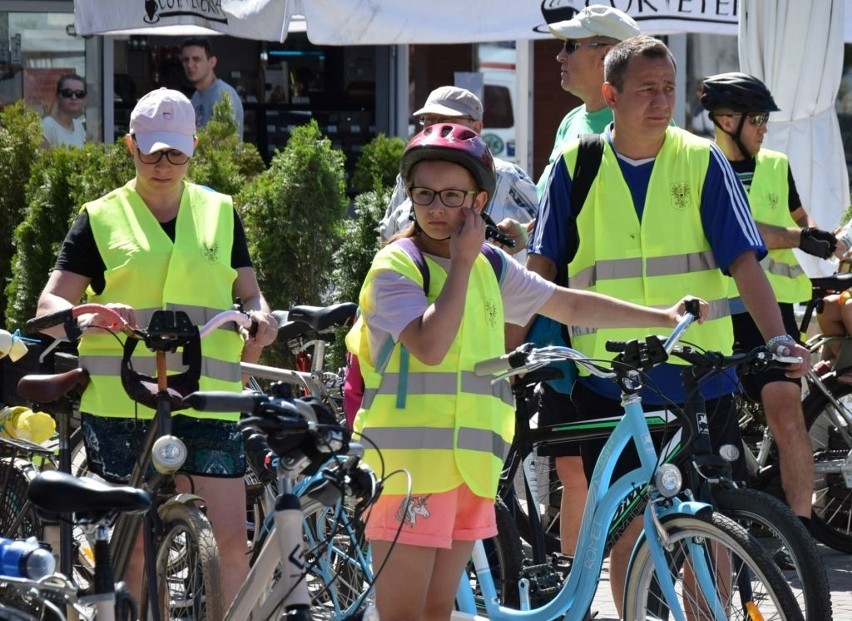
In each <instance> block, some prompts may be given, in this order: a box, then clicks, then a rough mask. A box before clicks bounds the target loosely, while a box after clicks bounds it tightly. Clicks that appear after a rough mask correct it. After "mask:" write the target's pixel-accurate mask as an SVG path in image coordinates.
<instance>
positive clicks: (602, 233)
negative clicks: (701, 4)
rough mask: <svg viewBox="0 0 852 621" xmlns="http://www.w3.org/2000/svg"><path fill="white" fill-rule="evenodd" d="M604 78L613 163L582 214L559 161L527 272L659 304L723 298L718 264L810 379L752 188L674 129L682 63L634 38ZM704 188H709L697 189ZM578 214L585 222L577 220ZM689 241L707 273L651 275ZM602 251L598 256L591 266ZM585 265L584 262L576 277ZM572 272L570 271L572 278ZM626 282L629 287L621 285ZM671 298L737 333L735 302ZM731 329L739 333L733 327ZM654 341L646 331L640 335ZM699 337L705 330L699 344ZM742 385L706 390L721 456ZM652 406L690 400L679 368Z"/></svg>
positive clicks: (616, 577)
mask: <svg viewBox="0 0 852 621" xmlns="http://www.w3.org/2000/svg"><path fill="white" fill-rule="evenodd" d="M604 68H605V69H604V71H605V80H606V81H605V83H604V85H603V93H604V99H605V100H606V103H607V105H608V106H609V107H610V108H611V109H612V111H613V118H614V122H613V124H612V125H610V126H609V127H608V128H607V130H606V131H605V133H604V140H605V145H604V155H603V158H604V159H603V160H602V162H601V168H600V171H599V172H598V174H597V178H596V180H595V181H594V182H593V183H592V186H591V189H590V191H589V194H588V198H587V199H586V202H585V203H584V204H583V205H576V206H575V205H572V204H571V183H572V179H571V175H572V173H573V170H569V168H568V164H567V163H566V159H570V158H566V157H563V158H560V159H558V160H557V161H556V162H555V163H554V166H553V168H552V170H551V173H550V177H549V178H548V181H547V185H546V188H545V193H544V195H543V196H542V199H541V203H540V206H539V220H538V224H537V226H536V230H535V234H534V236H533V238H532V240H531V242H530V249H529V251H530V254H529V256H528V259H527V267H528V268H529V269H531V270H533V271H535V272H538V273H539V274H541V275H543V276H545V277H546V278H549V279H551V280H553V279H555V278H556V277H557V276H558V275H559V274H560V273H567V274H569V280H568V284H569V286H570V287H572V288H573V287H579V288H588V289H590V290H599V289H600V288H604V287H622V289H612V288H610V289H608V290H609V291H619V290H623V291H624V294H623V296H622V297H625V298H626V299H630V300H631V301H634V302H637V301H640V302H641V301H642V300H640V299H633V298H634V297H636V298H642V297H643V296H644V299H645V300H646V301H647V300H648V299H650V296H651V294H650V293H649V292H650V291H654V292H655V294H656V295H659V291H660V288H661V286H668V287H671V285H672V284H673V283H677V282H682V283H683V286H684V287H685V288H687V289H688V288H689V287H690V286H695V284H696V283H699V284H700V285H701V286H707V284H708V283H710V284H709V289H708V291H711V292H713V293H714V294H715V293H719V292H721V291H726V289H727V286H726V285H727V283H725V282H724V280H725V279H722V278H717V277H716V276H714V275H713V269H715V268H713V264H715V267H717V268H718V269H719V270H721V272H722V273H723V274H726V275H729V276H732V277H733V278H734V279H735V280H736V282H737V284H738V286H739V289H740V291H742V292H743V298H744V301H745V303H746V306H747V307H748V308H749V311H750V312H751V314H752V316H753V317H754V318H755V321H756V323H757V324H758V326H759V328H760V330H761V333H762V334H763V336H764V338H765V339H766V340H767V344H768V345H769V346H770V347H771V348H772V349H773V350H777V351H779V352H782V353H785V354H792V355H796V356H801V357H802V358H803V360H804V362H803V364H802V365H800V366H797V367H796V368H795V369H790V370H789V371H788V373H789V374H791V375H796V376H801V375H804V373H805V372H806V370H807V368H808V366H809V364H810V358H809V355H808V352H807V350H805V349H804V348H803V347H801V346H800V345H798V344H797V343H796V341H795V340H794V339H792V337H789V336H788V335H787V334H786V331H785V329H784V324H783V322H782V319H781V315H780V313H779V311H778V304H777V302H776V301H775V296H774V294H773V292H772V289H771V287H770V286H769V283H768V281H767V279H766V276H765V275H764V273H763V270H762V269H761V267H760V264H759V260H760V259H761V258H762V257H763V256H764V255H765V254H766V252H767V251H766V247H765V244H764V243H763V240H762V238H761V237H760V234H759V232H758V230H757V227H756V225H755V223H754V221H753V220H752V217H751V213H750V210H749V205H748V200H747V198H746V195H745V192H744V191H743V188H742V185H741V184H740V182H739V181H738V180H737V177H736V175H735V174H734V172H733V170H732V169H731V166H730V164H729V163H728V161H727V159H726V158H725V156H724V154H723V153H722V152H721V151H720V150H719V148H718V147H716V146H715V145H714V144H713V143H711V142H710V141H708V140H705V139H703V138H699V137H696V136H692V135H691V134H689V133H688V132H685V131H684V130H682V129H678V128H675V127H670V123H671V119H672V114H673V112H674V105H675V101H674V99H675V62H674V59H673V57H672V55H671V52H670V51H669V50H668V48H667V47H666V46H665V45H664V44H663V43H662V42H660V41H658V40H656V39H652V38H650V37H645V36H639V37H634V38H631V39H627V40H626V41H623V42H621V43H619V44H617V45H616V46H615V47H613V48H612V50H610V52H609V53H608V54H607V56H606V59H605V61H604ZM576 149H577V144H576V143H574V144H573V145H572V146H569V147H568V148H567V149H566V153H567V154H569V155H570V156H571V157H573V156H574V155H575V154H576ZM685 158H689V159H688V160H687V163H684V162H685ZM702 162H706V170H700V167H701V166H705V164H702ZM684 166H687V167H689V171H688V181H687V182H686V183H671V185H670V186H669V185H667V183H668V182H670V181H682V175H683V171H682V170H683V167H684ZM696 169H698V170H697V173H698V174H696V172H695V171H696ZM673 171H674V172H673ZM678 175H681V177H679V176H678ZM602 179H605V181H602ZM699 183H700V184H701V185H700V187H696V186H697V184H699ZM690 184H693V185H690ZM676 186H677V187H676ZM631 201H632V209H631V206H630V205H627V206H626V207H625V204H627V203H629V202H631ZM580 208H582V213H580ZM666 210H669V211H666ZM691 210H695V211H691ZM696 211H697V213H695V212H696ZM683 213H687V214H689V213H691V214H692V217H691V218H690V217H682V216H681V214H683ZM578 214H579V220H577V221H575V217H576V216H578ZM634 214H635V218H634ZM669 214H670V215H671V218H670V220H671V222H673V223H675V222H676V223H690V222H694V223H695V224H696V226H701V228H702V232H701V234H699V235H696V234H695V230H694V229H690V230H678V229H677V228H676V227H677V226H680V225H679V224H671V225H668V226H666V228H665V230H662V227H660V225H659V223H660V222H663V223H668V222H669ZM651 223H656V224H651ZM699 223H700V224H699ZM644 227H657V228H654V229H649V228H644ZM702 234H703V240H702V237H701V235H702ZM637 237H639V238H641V242H639V241H637ZM684 238H689V239H697V240H698V241H699V242H700V243H697V242H696V244H697V245H696V250H693V251H691V257H693V258H694V257H699V256H700V258H701V260H702V261H704V263H703V264H702V265H701V266H699V267H698V268H696V267H695V265H694V264H693V263H691V262H689V263H688V266H685V267H681V268H680V269H679V270H675V271H674V272H669V273H666V274H664V275H662V276H660V275H657V274H651V273H650V272H651V270H650V269H648V265H649V262H650V261H651V260H653V261H655V262H656V264H661V263H665V262H666V261H667V260H669V259H671V258H680V256H681V255H682V254H683V253H684V250H683V249H684V248H685V247H686V246H688V244H686V245H685V244H684V243H683V242H682V240H683V239H684ZM637 247H640V248H641V256H640V257H638V258H639V259H640V260H641V264H642V270H641V273H639V274H636V273H635V272H630V273H625V274H619V273H618V270H615V271H614V272H615V273H614V275H611V276H607V275H606V268H607V263H608V264H613V263H619V262H620V260H621V259H624V257H629V256H632V255H630V254H629V253H628V252H627V251H626V250H625V252H624V253H623V254H622V255H620V254H619V249H620V248H624V249H627V248H630V249H632V252H636V250H635V249H636V248H637ZM700 247H709V252H699V250H700ZM590 248H591V250H590ZM590 253H592V254H593V255H594V256H592V257H591V259H590V257H589V255H590ZM578 257H579V259H578ZM628 260H629V259H628ZM628 260H625V261H624V262H625V263H626V262H627V261H628ZM574 261H577V263H575V266H573V268H572V266H571V264H572V262H574ZM634 261H635V259H634ZM669 262H671V261H669ZM589 264H591V268H592V269H586V270H585V271H583V272H582V273H580V269H579V268H586V266H587V265H589ZM685 265H687V263H686V262H685ZM566 266H567V267H566ZM708 266H709V267H708ZM566 269H567V272H564V271H565V270H566ZM701 270H703V272H701V275H696V273H695V272H696V271H699V272H700V271H701ZM587 272H592V273H594V274H595V276H594V277H593V278H591V279H588V280H583V279H582V278H580V276H581V275H585V274H586V273H587ZM571 274H574V276H573V277H572V276H571ZM606 279H609V282H607V281H606ZM619 279H623V280H622V281H621V282H619ZM660 283H663V285H661V284H660ZM671 288H672V289H677V288H678V287H677V286H676V285H675V286H674V287H671ZM637 291H641V293H637ZM670 293H671V295H683V294H685V293H693V294H696V295H699V296H701V297H704V298H705V299H708V301H710V302H711V303H714V302H716V303H718V306H719V308H718V309H717V310H718V313H717V315H716V322H715V326H716V327H715V328H714V332H712V333H711V335H712V334H715V333H716V332H718V333H719V334H721V333H722V332H725V331H727V332H728V333H730V318H729V317H728V311H727V300H726V296H725V295H720V296H719V298H720V299H718V300H712V299H710V296H709V295H708V293H707V291H702V290H683V291H681V290H677V291H674V290H673V291H671V292H670ZM616 295H618V294H617V293H616ZM723 306H724V308H722V307H723ZM711 313H712V311H711ZM722 322H727V323H726V324H725V325H723V324H722ZM578 334H580V333H578V332H575V333H574V335H573V338H574V345H575V346H577V347H578V349H581V350H583V348H584V345H580V343H578V341H581V337H580V336H578ZM642 334H643V333H642V332H637V336H641V335H642ZM698 334H699V332H698V331H696V332H694V333H693V335H692V336H697V335H698ZM597 338H599V339H604V338H606V333H605V332H604V331H602V330H600V331H598V333H597ZM585 342H586V341H584V343H585ZM730 345H731V343H730V341H729V342H718V343H716V342H713V343H709V346H711V347H712V348H713V349H718V350H722V351H730ZM587 353H591V352H587ZM735 386H736V377H735V375H733V374H732V375H729V376H724V377H717V378H714V379H711V380H709V381H707V382H705V383H704V385H703V386H702V393H703V394H704V396H705V398H707V399H708V400H709V401H708V403H707V412H708V416H709V418H710V431H711V436H712V441H713V444H714V446H716V447H718V446H721V445H723V444H730V443H733V444H734V445H735V446H736V445H737V442H738V441H739V428H738V424H737V419H736V416H735V415H734V414H735V412H734V407H733V400H732V398H731V394H732V392H733V391H734V389H735ZM619 398H620V391H619V388H618V386H617V385H616V384H615V383H614V382H612V381H611V380H601V379H598V378H593V377H588V376H586V377H582V376H581V377H580V378H579V379H578V380H577V383H576V384H575V386H574V389H573V392H572V400H573V402H574V404H575V405H576V407H577V410H578V413H579V416H580V418H581V419H591V418H601V417H606V416H614V415H618V414H620V413H621V406H620V399H619ZM642 398H643V400H644V403H645V405H647V406H650V409H659V406H660V405H663V404H670V403H682V402H683V400H684V391H683V387H682V384H681V379H680V373H679V369H678V367H676V366H675V365H673V364H663V365H660V366H658V367H657V368H655V369H654V370H653V371H652V372H651V373H650V378H647V379H646V381H645V387H644V389H643V391H642ZM602 444H603V442H602V441H601V442H597V441H590V442H588V443H585V444H584V445H583V447H582V451H583V462H584V467H585V469H586V474H587V476H590V475H591V472H592V469H593V468H594V463H595V460H596V458H597V456H598V455H599V454H600V452H601V448H602ZM629 461H630V460H629V459H628V460H622V461H621V462H619V466H618V468H617V469H616V472H617V474H618V473H624V472H626V471H627V470H628V469H629V468H630V463H629ZM634 463H635V462H634ZM735 469H736V470H737V472H736V473H735V475H738V476H740V477H742V476H744V465H743V463H742V461H741V460H740V462H739V463H738V464H736V465H735ZM630 528H631V530H630V531H629V532H628V536H625V537H623V538H622V539H620V540H619V542H618V544H616V546H615V548H614V549H613V552H612V558H611V567H612V574H611V587H612V591H613V594H614V595H615V600H616V604H617V605H618V606H620V604H621V601H620V597H621V594H622V593H623V585H624V582H623V580H624V572H625V570H626V563H627V560H628V558H629V555H630V551H631V549H632V542H633V541H635V536H636V535H638V532H639V531H640V530H641V524H639V523H634V524H633V526H631V527H630ZM630 534H632V535H633V537H631V536H629V535H630Z"/></svg>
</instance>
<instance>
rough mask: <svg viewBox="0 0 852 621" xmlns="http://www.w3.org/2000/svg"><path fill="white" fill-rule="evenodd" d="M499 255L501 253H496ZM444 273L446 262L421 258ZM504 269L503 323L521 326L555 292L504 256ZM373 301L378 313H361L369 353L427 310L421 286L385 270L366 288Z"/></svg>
mask: <svg viewBox="0 0 852 621" xmlns="http://www.w3.org/2000/svg"><path fill="white" fill-rule="evenodd" d="M499 252H503V251H502V250H500V251H499ZM425 256H428V257H429V258H430V259H433V260H434V261H436V262H437V263H438V264H439V265H440V266H441V267H443V268H444V269H446V270H448V269H449V267H450V260H449V259H444V258H442V257H436V256H435V255H431V254H428V255H425ZM505 259H506V260H505V261H504V264H505V267H504V270H503V275H502V277H501V282H500V293H501V295H502V297H503V318H504V320H505V321H506V323H512V324H517V325H525V324H526V323H527V322H528V321H529V320H530V319H531V318H532V316H533V315H534V314H536V313H537V312H538V310H539V309H540V308H541V307H542V305H543V304H544V303H545V302H547V301H548V300H549V299H550V297H551V296H552V295H553V292H554V291H555V290H556V285H554V284H553V283H552V282H549V281H547V280H545V279H544V278H542V277H541V276H539V275H538V274H536V273H534V272H530V271H528V270H527V269H526V268H524V267H523V266H522V265H521V264H520V263H518V262H517V261H510V260H509V257H508V255H507V256H506V257H505ZM370 289H371V291H372V292H373V294H374V295H375V300H374V301H373V303H372V304H370V305H369V307H370V308H374V309H375V308H380V309H382V312H381V313H380V314H371V313H368V312H367V311H366V310H365V311H364V319H365V320H366V322H367V325H368V326H369V327H370V329H369V335H370V336H369V338H370V351H373V352H376V351H381V349H382V347H381V345H382V343H384V342H385V341H386V340H387V338H388V337H390V338H392V339H393V340H394V341H398V340H399V335H400V333H401V332H402V331H403V330H404V329H405V328H406V327H407V326H408V324H410V323H411V322H412V321H414V320H415V319H417V318H418V317H422V316H423V313H425V312H426V309H427V308H428V307H429V302H428V301H427V300H426V296H425V295H424V293H423V285H421V284H420V283H417V282H415V281H413V280H411V279H410V278H406V277H405V276H403V275H402V274H399V273H397V272H394V271H391V270H387V271H383V272H381V273H380V274H377V275H376V279H375V280H374V281H373V286H372V287H371V288H370Z"/></svg>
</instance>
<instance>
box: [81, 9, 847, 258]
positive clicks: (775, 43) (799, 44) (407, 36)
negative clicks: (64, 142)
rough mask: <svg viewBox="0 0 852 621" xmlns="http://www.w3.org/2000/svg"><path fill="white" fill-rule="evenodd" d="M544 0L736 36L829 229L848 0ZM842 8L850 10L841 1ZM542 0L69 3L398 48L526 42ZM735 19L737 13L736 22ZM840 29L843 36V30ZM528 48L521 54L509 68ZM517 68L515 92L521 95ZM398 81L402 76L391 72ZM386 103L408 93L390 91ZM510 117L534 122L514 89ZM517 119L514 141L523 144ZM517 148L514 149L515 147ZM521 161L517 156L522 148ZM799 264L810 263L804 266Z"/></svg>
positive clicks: (176, 25)
mask: <svg viewBox="0 0 852 621" xmlns="http://www.w3.org/2000/svg"><path fill="white" fill-rule="evenodd" d="M545 2H546V3H548V6H559V7H565V6H571V7H575V8H581V7H582V6H584V5H586V4H608V5H612V6H615V7H617V8H620V9H622V10H624V11H625V12H627V13H629V14H630V15H631V16H632V17H633V18H634V19H636V21H637V22H638V23H639V25H640V27H641V29H642V31H643V32H646V33H649V34H674V33H684V32H703V33H716V34H727V35H737V34H738V33H739V38H740V39H739V45H740V58H741V61H740V62H741V68H742V69H743V70H744V71H747V72H749V73H753V74H755V75H757V76H758V77H760V78H762V79H764V80H765V81H766V82H767V83H768V84H769V86H770V88H771V89H772V91H773V93H774V94H775V96H776V99H777V100H778V101H779V105H780V107H781V108H782V112H781V113H778V114H776V115H773V117H772V119H773V121H772V131H771V132H770V134H769V138H768V139H767V146H769V145H774V146H775V148H778V149H779V150H782V151H784V152H786V153H788V154H789V155H790V159H791V162H792V165H793V169H794V171H795V174H796V182H797V184H798V186H799V190H800V193H801V195H802V198H803V202H804V203H805V205H806V206H807V207H808V209H809V210H810V211H811V213H812V214H813V215H814V216H815V217H816V219H817V221H818V223H819V224H820V225H821V226H823V227H832V226H834V225H835V224H836V223H837V220H838V219H839V217H840V214H841V213H842V212H843V211H844V210H845V208H846V207H847V205H848V202H849V182H848V177H847V173H846V168H845V158H844V153H843V150H842V145H841V142H840V131H839V125H838V121H837V117H836V114H835V113H834V108H833V106H834V100H835V98H836V96H837V91H838V86H839V82H840V78H841V72H842V63H843V42H844V39H845V40H846V41H850V42H852V0H813V2H801V0H778V1H773V2H769V1H767V0H730V1H727V2H654V3H651V2H635V1H634V0H609V1H606V2H604V1H603V0H591V1H589V0H545ZM846 6H849V7H850V8H849V9H848V10H845V11H844V9H845V8H846ZM541 9H542V3H541V1H540V0H464V1H461V2H460V1H459V0H430V1H429V2H413V1H410V0H221V2H201V1H190V0H174V1H173V2H169V3H166V2H144V3H143V2H139V1H135V2H114V1H113V0H74V16H75V28H76V31H77V33H78V34H81V35H89V34H118V33H123V34H133V33H149V34H150V33H152V32H153V29H157V30H156V32H157V33H158V34H182V35H186V34H190V33H193V34H195V33H206V34H216V33H218V34H228V35H231V36H235V37H242V38H250V39H259V40H266V41H284V39H285V38H286V36H287V33H288V32H289V31H292V30H304V31H306V32H307V36H308V38H309V40H310V41H311V42H312V43H314V44H317V45H405V44H411V43H458V42H471V43H474V42H486V41H504V40H516V41H523V40H530V39H535V38H542V37H544V38H547V37H549V36H550V35H548V34H547V33H546V31H545V32H544V33H541V32H535V31H534V30H533V27H534V26H536V25H538V24H541V22H542V21H543V20H542V16H541ZM740 17H744V19H742V20H741V19H740ZM844 35H845V36H844ZM526 49H527V54H526V55H524V54H521V53H520V52H521V51H522V47H521V46H519V63H518V66H519V68H523V67H524V62H523V60H524V58H526V60H527V67H529V66H530V65H529V62H530V61H529V54H528V51H529V47H527V48H526ZM527 73H531V72H525V71H523V69H521V70H519V72H518V76H519V78H518V79H519V83H518V91H519V92H521V93H524V92H530V91H531V84H529V82H528V80H529V76H528V75H526V74H527ZM396 77H397V79H398V80H399V81H400V83H404V76H402V75H398V76H396ZM399 90H400V95H399V97H400V98H399V99H398V100H397V102H396V105H397V106H399V107H400V109H402V108H403V107H405V108H406V109H407V106H403V105H402V104H403V100H402V98H404V97H405V96H406V94H405V93H402V91H403V90H404V89H399ZM519 107H520V110H519V112H520V114H519V118H526V119H528V120H529V122H528V123H527V125H529V123H531V122H532V113H531V110H530V107H529V102H527V101H525V99H524V98H523V97H522V98H521V102H520V106H519ZM529 135H530V134H529V128H528V127H526V126H525V125H524V124H523V123H522V124H521V127H520V128H519V131H518V136H517V138H518V144H519V146H520V145H525V144H526V145H529V143H530V140H529ZM522 151H523V147H521V148H520V149H519V152H522ZM522 163H523V157H522ZM806 267H807V268H808V269H809V271H811V272H813V271H816V270H815V268H814V267H812V266H808V265H806Z"/></svg>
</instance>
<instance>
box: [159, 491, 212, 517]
mask: <svg viewBox="0 0 852 621" xmlns="http://www.w3.org/2000/svg"><path fill="white" fill-rule="evenodd" d="M176 504H178V505H187V506H189V507H198V508H199V509H201V508H203V507H206V506H207V502H206V501H205V500H204V499H203V498H202V497H201V496H199V495H198V494H190V493H188V492H183V493H180V494H175V495H174V496H172V497H171V498H169V499H168V500H167V501H166V502H164V503H163V504H162V505H160V508H159V513H160V515H162V514H163V510H164V509H166V508H167V507H171V506H172V505H176Z"/></svg>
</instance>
